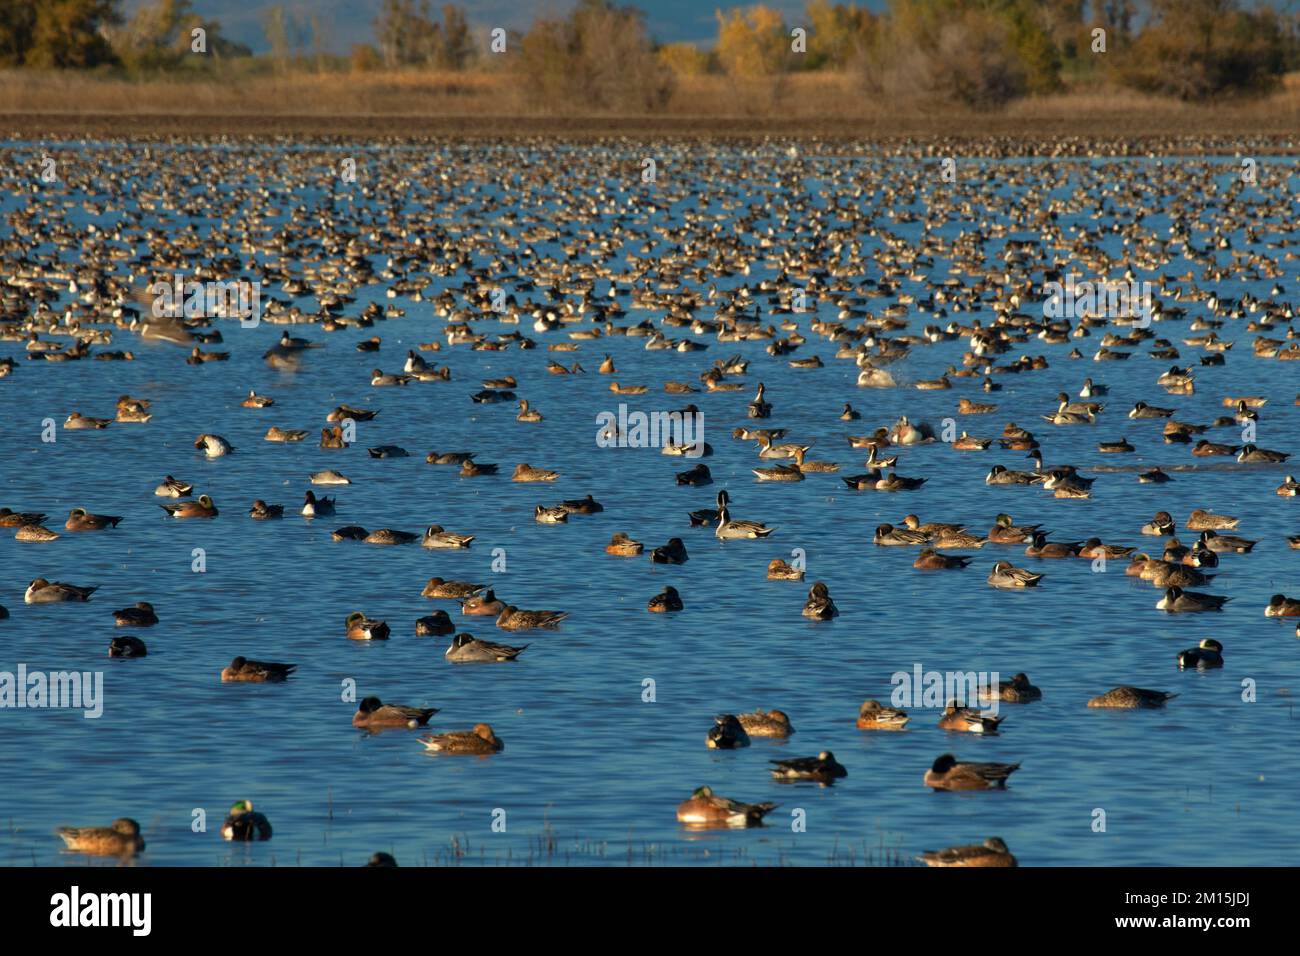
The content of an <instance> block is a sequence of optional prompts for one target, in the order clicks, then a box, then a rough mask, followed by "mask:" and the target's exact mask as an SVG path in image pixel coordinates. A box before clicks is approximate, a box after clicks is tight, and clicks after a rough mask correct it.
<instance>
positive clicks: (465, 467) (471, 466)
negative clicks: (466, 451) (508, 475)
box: [460, 458, 500, 478]
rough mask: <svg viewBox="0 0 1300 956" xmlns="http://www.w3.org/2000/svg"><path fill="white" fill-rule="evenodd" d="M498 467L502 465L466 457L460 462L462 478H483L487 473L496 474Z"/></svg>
mask: <svg viewBox="0 0 1300 956" xmlns="http://www.w3.org/2000/svg"><path fill="white" fill-rule="evenodd" d="M498 468H500V465H490V464H487V463H486V462H481V461H474V460H472V459H470V458H466V459H465V460H464V461H462V462H461V463H460V476H461V477H462V478H481V477H483V476H485V475H495V474H496V473H497V469H498Z"/></svg>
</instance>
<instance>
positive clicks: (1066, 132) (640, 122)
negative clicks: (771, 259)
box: [0, 71, 1300, 138]
mask: <svg viewBox="0 0 1300 956" xmlns="http://www.w3.org/2000/svg"><path fill="white" fill-rule="evenodd" d="M0 130H3V131H5V132H6V133H7V134H9V135H55V136H60V135H62V136H68V135H108V134H119V135H138V136H157V135H160V134H161V135H170V134H187V133H188V134H192V135H217V134H222V133H231V134H252V135H266V134H272V133H285V134H294V135H304V136H321V135H331V134H333V135H350V136H357V135H361V136H389V135H391V136H419V135H479V136H510V135H547V134H556V135H566V136H573V135H593V136H597V135H607V134H612V133H624V134H638V133H640V134H646V135H672V134H681V135H688V136H709V135H726V136H737V135H740V136H744V135H790V136H798V135H823V136H843V137H896V136H923V137H926V136H929V137H937V136H958V137H965V136H1009V137H1020V138H1032V137H1062V136H1071V135H1080V136H1103V137H1104V136H1112V137H1120V136H1145V137H1160V136H1214V135H1218V136H1252V135H1270V136H1281V137H1285V136H1287V135H1288V134H1292V133H1294V132H1295V131H1296V130H1300V76H1297V75H1292V76H1290V77H1288V78H1287V82H1286V83H1285V84H1284V85H1283V87H1282V88H1281V89H1280V90H1278V91H1277V92H1276V93H1274V94H1272V95H1271V96H1268V97H1266V98H1263V99H1256V100H1246V101H1237V102H1230V103H1220V104H1211V105H1189V104H1186V103H1182V102H1179V101H1176V100H1170V99H1163V98H1159V97H1153V96H1144V95H1141V94H1137V93H1133V92H1131V91H1125V90H1112V89H1105V90H1082V91H1075V92H1068V93H1063V94H1059V95H1053V96H1040V97H1032V98H1028V99H1022V100H1017V101H1014V102H1013V103H1012V104H1010V105H1009V106H1007V107H1006V108H1005V109H1001V110H998V111H995V112H987V113H973V112H971V111H969V110H965V109H961V108H957V107H955V106H950V105H947V104H943V103H938V104H936V103H934V102H930V103H925V102H920V101H918V102H916V103H912V104H899V103H897V102H893V101H884V100H882V99H881V98H879V97H877V96H873V95H871V94H870V93H869V92H868V91H867V90H866V88H865V86H864V84H863V83H862V81H861V80H860V79H859V78H858V77H856V76H854V75H851V74H837V73H802V74H798V73H797V74H790V75H786V76H780V77H774V78H760V79H751V80H741V79H734V78H731V77H727V76H721V75H716V74H708V75H702V76H681V77H679V78H678V83H677V87H676V89H675V91H674V92H673V94H672V97H671V98H670V100H669V101H668V103H667V104H666V106H665V108H664V109H663V110H662V111H658V112H656V113H653V114H628V113H622V114H610V113H597V112H590V111H588V112H574V113H556V112H554V111H552V112H550V113H544V112H540V111H537V110H535V109H533V108H531V107H530V106H529V105H528V101H527V98H526V97H524V96H523V95H522V94H521V91H520V84H519V81H518V79H517V78H516V77H514V76H512V75H510V74H501V73H441V74H437V73H390V72H382V73H351V74H293V75H285V76H270V75H263V76H241V77H232V78H222V79H221V80H219V81H218V80H212V79H185V80H165V79H164V80H151V81H131V80H125V79H119V78H113V77H103V76H94V75H87V74H79V73H71V72H68V73H36V72H30V71H28V72H9V73H0Z"/></svg>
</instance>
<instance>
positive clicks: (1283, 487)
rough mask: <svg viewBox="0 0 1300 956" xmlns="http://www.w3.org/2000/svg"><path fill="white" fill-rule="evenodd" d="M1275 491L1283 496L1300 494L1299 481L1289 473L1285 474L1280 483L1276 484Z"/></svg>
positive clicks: (1290, 496)
mask: <svg viewBox="0 0 1300 956" xmlns="http://www.w3.org/2000/svg"><path fill="white" fill-rule="evenodd" d="M1277 493H1278V494H1279V495H1281V496H1282V497H1284V498H1294V497H1296V496H1297V495H1300V481H1296V480H1295V478H1293V477H1292V476H1291V475H1287V476H1286V478H1285V480H1283V482H1282V484H1280V485H1278V486H1277Z"/></svg>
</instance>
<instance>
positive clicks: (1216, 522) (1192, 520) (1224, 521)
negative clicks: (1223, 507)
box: [1185, 508, 1241, 531]
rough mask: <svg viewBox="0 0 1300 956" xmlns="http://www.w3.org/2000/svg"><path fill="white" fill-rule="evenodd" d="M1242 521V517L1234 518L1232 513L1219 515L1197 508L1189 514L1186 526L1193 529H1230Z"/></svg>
mask: <svg viewBox="0 0 1300 956" xmlns="http://www.w3.org/2000/svg"><path fill="white" fill-rule="evenodd" d="M1240 522H1241V519H1240V518H1234V517H1231V516H1230V515H1217V514H1213V513H1212V512H1209V511H1206V510H1205V509H1203V508H1197V509H1196V510H1195V511H1193V512H1192V513H1191V514H1190V515H1188V516H1187V524H1186V525H1185V527H1187V528H1188V529H1189V530H1191V531H1230V530H1232V529H1233V528H1236V527H1237V525H1238V524H1240Z"/></svg>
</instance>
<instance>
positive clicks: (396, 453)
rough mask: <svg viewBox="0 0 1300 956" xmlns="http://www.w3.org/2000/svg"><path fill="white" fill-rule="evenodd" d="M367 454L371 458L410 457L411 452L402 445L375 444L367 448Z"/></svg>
mask: <svg viewBox="0 0 1300 956" xmlns="http://www.w3.org/2000/svg"><path fill="white" fill-rule="evenodd" d="M366 454H367V455H369V456H370V457H371V458H377V459H380V460H383V459H388V458H410V457H411V453H410V452H409V451H407V450H406V449H405V448H403V447H402V446H401V445H375V446H374V447H372V448H367V449H366Z"/></svg>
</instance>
